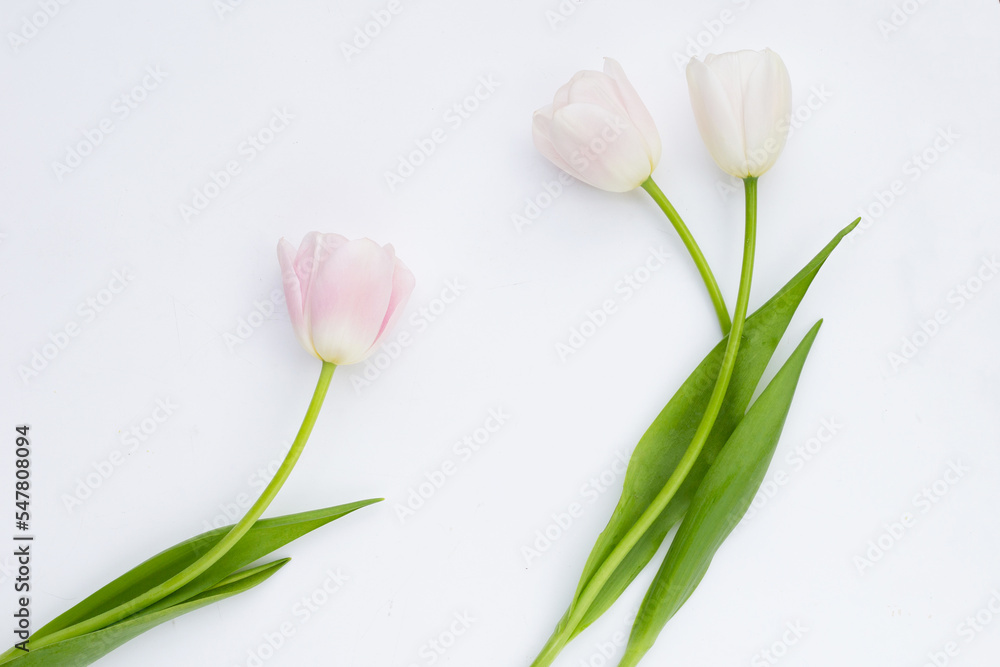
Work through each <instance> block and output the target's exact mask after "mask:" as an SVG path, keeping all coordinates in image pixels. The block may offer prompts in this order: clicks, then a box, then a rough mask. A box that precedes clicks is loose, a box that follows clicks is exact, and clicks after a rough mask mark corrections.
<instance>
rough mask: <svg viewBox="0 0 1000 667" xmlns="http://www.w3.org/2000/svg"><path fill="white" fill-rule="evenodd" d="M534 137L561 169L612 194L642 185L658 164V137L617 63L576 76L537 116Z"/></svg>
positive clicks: (534, 119)
mask: <svg viewBox="0 0 1000 667" xmlns="http://www.w3.org/2000/svg"><path fill="white" fill-rule="evenodd" d="M531 125H532V138H533V139H534V142H535V148H537V149H538V150H539V151H540V152H541V154H542V155H544V156H545V157H547V158H548V159H549V160H551V161H552V163H553V164H555V165H556V166H557V167H559V168H560V169H562V170H563V171H565V172H567V173H569V174H571V175H573V176H575V177H577V178H579V179H580V180H581V181H583V182H584V183H589V184H590V185H593V186H594V187H596V188H600V189H602V190H607V191H608V192H628V191H629V190H634V189H635V188H637V187H639V186H640V185H642V183H643V182H644V181H645V180H646V179H648V178H649V177H650V175H652V173H653V170H654V169H656V165H657V163H659V161H660V151H661V144H660V133H659V132H657V130H656V124H655V123H654V122H653V117H652V116H651V115H650V114H649V111H648V110H647V109H646V105H644V104H643V103H642V100H641V99H640V98H639V94H638V93H637V92H635V88H633V87H632V84H631V83H629V80H628V78H626V76H625V70H623V69H622V66H621V65H619V64H618V62H617V61H615V60H612V59H611V58H605V60H604V71H603V72H593V71H589V70H585V71H583V72H577V74H576V75H574V76H573V78H572V79H570V81H569V83H567V84H566V85H564V86H563V87H562V88H560V89H559V90H558V91H556V95H555V99H554V100H553V101H552V104H550V105H548V106H546V107H543V108H541V109H539V110H538V111H536V112H535V114H534V116H533V118H532V123H531Z"/></svg>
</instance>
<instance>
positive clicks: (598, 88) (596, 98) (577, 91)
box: [556, 72, 628, 116]
mask: <svg viewBox="0 0 1000 667" xmlns="http://www.w3.org/2000/svg"><path fill="white" fill-rule="evenodd" d="M580 74H583V75H585V76H579V75H578V76H577V77H574V82H573V83H572V84H571V85H570V86H569V91H568V92H569V94H568V98H567V100H566V103H565V104H562V105H560V106H559V107H556V109H557V110H558V109H559V108H560V107H566V106H569V105H570V104H593V105H594V106H596V107H600V108H602V109H606V110H608V111H612V112H615V113H617V114H619V115H621V116H627V115H628V109H627V108H626V106H625V100H624V98H622V96H621V93H620V92H619V90H618V84H617V83H616V82H615V80H614V79H612V78H611V77H610V76H608V75H607V74H604V73H603V72H581V73H580Z"/></svg>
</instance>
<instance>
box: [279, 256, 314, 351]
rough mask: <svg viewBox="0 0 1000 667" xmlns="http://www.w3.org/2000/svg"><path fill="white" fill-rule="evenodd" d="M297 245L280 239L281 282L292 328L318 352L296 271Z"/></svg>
mask: <svg viewBox="0 0 1000 667" xmlns="http://www.w3.org/2000/svg"><path fill="white" fill-rule="evenodd" d="M296 254H297V252H296V250H295V246H293V245H292V244H291V243H289V242H288V241H286V240H285V239H281V240H280V241H278V264H280V265H281V284H282V286H283V287H284V289H285V302H286V303H287V304H288V317H289V318H290V319H291V321H292V330H293V331H295V337H296V338H298V339H299V342H300V343H301V344H302V347H304V348H305V349H306V350H307V351H308V352H311V353H313V354H316V356H319V355H318V354H317V353H316V348H314V347H313V344H312V340H311V338H310V336H309V329H308V327H307V326H306V321H305V312H304V309H303V301H302V283H301V281H300V280H299V276H298V274H297V273H296V271H295V257H296Z"/></svg>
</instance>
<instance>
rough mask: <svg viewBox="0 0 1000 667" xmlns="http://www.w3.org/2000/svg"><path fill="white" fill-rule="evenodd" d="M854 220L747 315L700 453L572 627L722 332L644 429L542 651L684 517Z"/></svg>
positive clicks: (688, 425)
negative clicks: (730, 371)
mask: <svg viewBox="0 0 1000 667" xmlns="http://www.w3.org/2000/svg"><path fill="white" fill-rule="evenodd" d="M858 222H860V219H858V220H855V221H854V222H852V223H851V224H849V225H848V226H847V227H845V228H844V229H843V230H841V231H840V233H838V234H837V235H836V236H835V237H834V238H833V240H832V241H830V243H829V244H827V246H826V247H825V248H823V250H821V251H820V252H819V254H817V255H816V256H815V257H814V258H813V259H812V261H811V262H809V263H808V264H807V265H806V266H805V268H803V269H802V270H801V271H799V273H797V274H796V275H795V277H793V278H792V279H791V280H790V281H788V283H787V284H786V285H785V286H784V287H782V288H781V290H779V291H778V292H777V293H776V294H775V295H774V296H773V297H772V298H771V299H770V300H769V301H768V302H767V303H765V304H764V305H763V306H761V307H760V308H759V309H758V310H757V311H756V312H754V313H753V315H751V316H750V317H748V318H747V321H746V326H745V329H744V334H743V341H742V342H741V344H740V352H739V355H738V356H737V359H736V367H735V369H734V371H733V376H732V380H731V381H730V385H729V390H728V392H727V393H726V398H725V401H724V403H723V408H722V411H721V412H720V413H719V417H718V419H717V420H716V422H715V427H714V428H713V430H712V433H711V434H710V435H709V437H708V440H707V441H706V443H705V446H704V448H703V449H702V453H701V456H700V457H699V459H698V461H697V462H696V463H695V465H694V467H693V468H692V470H691V472H690V473H689V474H688V477H687V479H686V480H685V482H684V484H682V485H681V487H680V489H678V491H677V494H676V495H675V496H674V498H673V500H672V501H671V502H670V504H669V505H668V506H667V508H666V509H665V510H664V511H663V513H662V514H661V515H660V516H659V518H658V519H657V521H656V523H654V524H653V526H652V527H651V528H650V530H649V531H648V532H647V533H646V534H645V535H644V536H643V537H642V539H641V540H640V541H639V542H638V543H637V544H636V546H635V547H634V548H633V549H632V551H631V552H630V553H629V555H628V556H627V557H626V558H625V560H624V561H623V562H622V564H621V565H620V566H619V567H618V569H617V570H616V571H615V572H614V574H613V575H612V576H611V578H610V579H609V580H608V582H607V584H606V585H605V586H604V588H603V589H602V590H601V593H600V595H598V597H597V599H595V600H594V602H593V604H592V605H591V606H590V608H589V609H588V610H587V613H586V615H585V616H584V617H583V620H582V621H581V622H580V624H579V625H578V626H577V627H576V628H565V627H564V623H565V622H566V619H567V617H568V616H569V614H570V613H571V612H572V611H574V606H573V605H575V604H576V601H577V598H578V597H579V595H580V593H581V591H582V590H583V589H584V587H585V586H586V584H587V583H588V582H589V581H590V578H591V577H592V576H593V574H594V572H595V571H596V570H597V569H598V567H600V565H601V563H602V562H603V561H604V559H605V558H607V556H608V554H609V553H611V551H612V550H613V549H614V547H615V545H616V544H618V542H619V541H620V540H621V539H622V537H623V536H624V535H625V533H627V532H628V530H629V528H631V527H632V525H633V524H634V523H635V522H636V520H637V519H638V518H639V517H640V516H641V515H642V513H643V512H644V511H645V509H646V507H648V506H649V504H650V503H651V502H652V500H653V498H654V497H656V494H657V493H658V492H659V491H660V489H661V488H663V485H664V484H665V483H666V481H667V479H668V478H669V477H670V475H671V473H672V472H673V471H674V468H676V466H677V462H678V461H679V460H680V458H681V457H682V456H683V455H684V452H685V450H686V449H687V446H688V445H689V444H690V442H691V438H692V437H693V435H694V432H695V430H696V429H697V427H698V423H699V421H700V420H701V417H702V414H703V413H704V411H705V407H706V405H707V403H708V399H709V396H710V395H711V393H712V388H713V386H714V384H715V378H716V376H717V375H718V371H719V366H720V364H721V362H722V356H723V354H724V352H725V346H726V339H725V338H724V339H723V340H722V341H721V342H720V343H719V344H718V345H717V346H716V347H715V349H713V350H712V351H711V352H710V353H709V354H708V356H706V357H705V359H704V360H703V361H702V362H701V364H699V365H698V367H697V368H696V369H695V370H694V372H693V373H691V375H690V376H689V377H688V378H687V380H686V381H685V382H684V384H683V385H681V387H680V389H678V390H677V393H675V394H674V396H673V398H671V399H670V402H669V403H667V405H666V407H664V408H663V410H662V411H661V412H660V414H659V415H658V416H657V417H656V419H655V420H654V421H653V423H652V424H651V425H650V427H649V428H648V429H647V430H646V433H645V434H644V435H643V436H642V439H641V440H640V441H639V444H638V445H637V446H636V448H635V451H634V452H633V454H632V458H631V459H630V461H629V466H628V470H627V472H626V474H625V482H624V488H623V489H622V495H621V498H620V499H619V501H618V506H617V507H616V508H615V510H614V513H613V514H612V516H611V519H610V520H609V521H608V525H607V526H606V527H605V529H604V531H603V532H602V533H601V535H600V536H599V537H598V539H597V543H596V544H595V545H594V548H593V550H592V551H591V553H590V557H589V558H588V559H587V563H586V565H585V567H584V570H583V573H582V575H581V577H580V582H579V584H578V586H577V590H576V593H575V594H574V596H573V602H572V604H571V605H570V609H569V610H568V611H567V612H566V615H565V616H564V617H563V620H562V621H560V624H559V625H558V626H557V628H556V630H555V632H554V633H553V636H552V639H550V643H549V645H547V647H546V648H547V649H549V648H550V647H551V648H552V649H554V650H558V647H557V646H553V642H555V643H556V644H558V643H563V640H565V639H567V637H566V633H567V632H569V637H568V638H572V637H575V636H576V635H577V634H579V633H580V632H582V631H583V629H584V628H586V627H587V626H588V625H590V624H591V623H593V622H594V621H595V620H597V619H598V618H599V617H600V616H601V614H603V613H604V612H605V611H607V609H608V608H609V607H610V606H611V605H612V604H613V603H614V601H615V600H617V599H618V597H619V596H620V595H621V594H622V592H623V591H624V590H625V589H626V588H627V587H628V585H629V584H630V583H631V582H632V580H633V579H635V577H636V575H638V574H639V572H641V571H642V569H643V568H645V566H646V564H647V563H649V561H650V559H652V557H653V555H654V554H655V553H656V551H657V550H658V549H659V547H660V544H661V543H662V542H663V539H664V537H665V536H666V534H667V533H668V532H669V531H670V529H671V528H672V527H673V526H674V525H675V524H676V523H677V522H678V521H679V520H680V518H681V517H682V516H684V513H685V512H686V511H687V508H688V505H689V504H690V502H691V498H692V497H693V495H694V492H695V490H696V489H697V488H698V485H699V484H700V483H701V480H702V478H703V477H704V475H705V472H706V471H707V470H708V468H709V467H710V466H711V464H712V463H713V461H714V460H715V457H716V456H717V455H718V453H719V450H720V449H721V448H722V446H723V444H725V442H726V440H728V439H729V436H730V435H731V434H732V432H733V429H734V428H735V427H736V425H737V424H738V423H739V421H740V419H742V418H743V415H744V413H745V412H746V408H747V405H749V403H750V399H751V397H752V396H753V392H754V390H755V389H756V387H757V385H758V383H759V382H760V378H761V376H762V375H763V373H764V370H765V368H766V367H767V364H768V361H769V360H770V358H771V355H772V354H774V350H775V348H777V346H778V342H779V341H780V340H781V337H782V335H783V334H784V332H785V329H786V328H787V327H788V323H789V322H790V321H791V318H792V315H793V314H794V313H795V310H796V308H797V307H798V305H799V303H800V302H801V301H802V298H803V297H804V296H805V293H806V290H807V289H808V288H809V285H810V284H811V283H812V281H813V278H815V277H816V274H817V272H818V271H819V269H820V267H821V266H823V263H824V262H825V261H826V259H827V258H828V257H829V256H830V253H832V252H833V250H834V249H835V248H836V247H837V245H838V244H839V243H840V241H841V240H842V239H843V238H844V237H845V236H846V235H847V234H848V233H850V232H851V230H853V229H854V228H855V227H856V226H857V224H858Z"/></svg>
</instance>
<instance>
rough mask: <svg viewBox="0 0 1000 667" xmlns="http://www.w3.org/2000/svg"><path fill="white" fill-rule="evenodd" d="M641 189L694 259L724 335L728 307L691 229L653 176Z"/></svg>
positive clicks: (727, 327) (726, 325) (728, 327)
mask: <svg viewBox="0 0 1000 667" xmlns="http://www.w3.org/2000/svg"><path fill="white" fill-rule="evenodd" d="M642 189H643V190H645V191H646V192H648V193H649V196H650V197H652V198H653V201H655V202H656V203H657V204H658V205H659V207H660V209H662V210H663V212H664V213H666V214H667V218H668V219H669V220H670V222H671V224H673V226H674V229H675V230H677V235H678V236H680V237H681V241H683V242H684V247H685V248H687V251H688V253H690V255H691V259H693V260H694V264H695V266H697V267H698V273H700V274H701V279H702V280H703V281H704V282H705V287H707V288H708V295H709V296H710V297H712V305H714V306H715V314H716V316H717V317H718V318H719V326H720V327H721V328H722V335H723V336H725V335H726V334H728V333H729V329H730V327H731V326H732V323H731V322H730V320H729V309H728V308H726V301H725V299H723V298H722V292H721V291H720V290H719V283H718V282H716V280H715V275H714V274H713V273H712V269H711V267H709V265H708V261H707V260H706V259H705V255H703V254H702V252H701V248H699V247H698V243H697V242H696V241H695V240H694V236H692V235H691V230H690V229H688V228H687V225H685V224H684V221H683V220H681V216H680V214H679V213H678V212H677V209H675V208H674V205H673V204H671V203H670V200H669V199H667V196H666V195H665V194H663V191H662V190H660V186H658V185H657V184H656V183H655V182H654V181H653V177H652V176H650V177H649V178H648V179H646V180H645V181H644V182H643V184H642Z"/></svg>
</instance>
